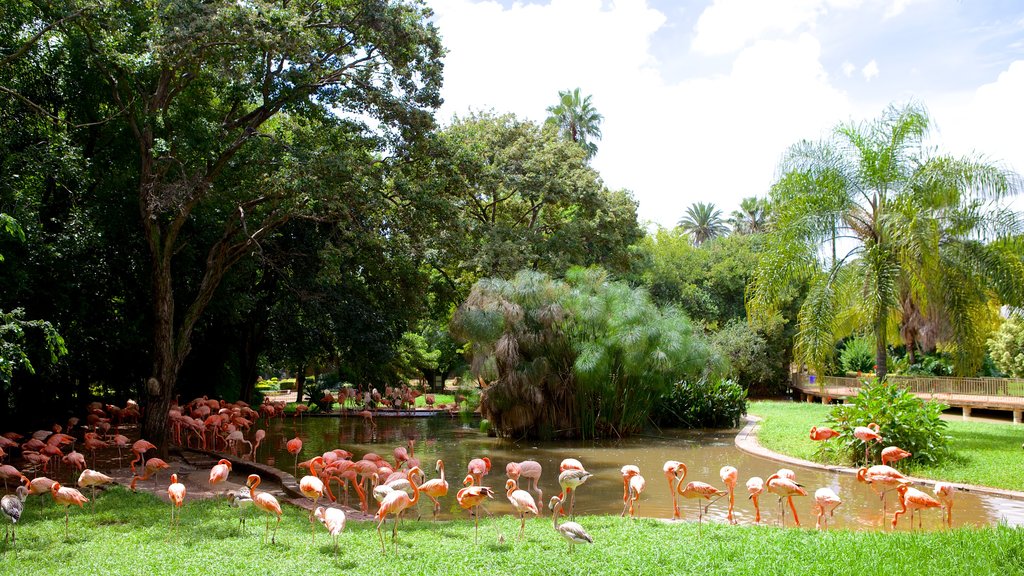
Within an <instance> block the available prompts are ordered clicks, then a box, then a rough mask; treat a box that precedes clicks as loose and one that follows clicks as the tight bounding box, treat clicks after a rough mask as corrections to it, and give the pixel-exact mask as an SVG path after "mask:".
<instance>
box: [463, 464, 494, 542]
mask: <svg viewBox="0 0 1024 576" xmlns="http://www.w3.org/2000/svg"><path fill="white" fill-rule="evenodd" d="M462 485H463V486H465V487H464V488H462V489H461V490H459V491H458V492H457V493H456V494H455V500H456V501H457V502H458V503H459V506H461V507H462V509H463V510H473V511H474V514H473V518H474V524H475V526H476V536H475V537H474V542H476V543H479V542H480V514H479V513H478V512H476V508H477V507H482V506H483V501H484V500H486V499H488V498H494V491H493V490H491V489H490V488H488V487H487V486H476V485H475V484H474V483H473V475H472V474H467V475H466V478H465V479H463V481H462ZM484 511H487V508H484ZM488 514H490V512H488Z"/></svg>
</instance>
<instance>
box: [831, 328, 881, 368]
mask: <svg viewBox="0 0 1024 576" xmlns="http://www.w3.org/2000/svg"><path fill="white" fill-rule="evenodd" d="M839 365H840V366H842V367H843V371H845V372H871V371H872V369H873V368H874V366H875V344H874V342H872V340H871V339H870V338H868V337H867V336H857V337H855V338H851V339H849V340H847V341H846V345H845V346H844V347H843V351H842V352H840V354H839Z"/></svg>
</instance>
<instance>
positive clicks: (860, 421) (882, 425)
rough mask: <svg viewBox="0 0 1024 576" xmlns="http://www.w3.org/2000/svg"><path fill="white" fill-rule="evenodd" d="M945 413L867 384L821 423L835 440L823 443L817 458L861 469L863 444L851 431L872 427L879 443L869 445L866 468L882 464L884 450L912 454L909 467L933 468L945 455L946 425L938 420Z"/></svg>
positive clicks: (891, 388)
mask: <svg viewBox="0 0 1024 576" xmlns="http://www.w3.org/2000/svg"><path fill="white" fill-rule="evenodd" d="M946 408H947V407H946V406H945V405H943V404H941V403H938V402H925V401H923V400H921V399H920V398H918V397H917V396H914V395H913V394H912V393H911V392H909V391H908V390H907V389H906V388H904V387H902V386H899V385H896V384H889V383H886V382H877V381H872V382H870V383H868V384H866V385H865V386H864V387H862V388H861V389H860V393H859V394H857V396H854V397H853V398H851V399H850V400H849V401H848V403H847V404H838V405H836V406H835V408H833V409H832V412H831V413H830V414H829V415H828V418H826V423H827V424H828V425H829V426H831V427H832V428H834V429H835V430H837V431H838V432H839V433H840V436H839V437H838V438H833V439H832V440H828V441H827V442H822V443H821V446H820V447H819V449H818V455H819V456H820V457H821V458H823V459H825V460H829V461H833V462H844V463H850V464H854V465H857V464H863V463H864V443H863V442H861V441H860V440H858V439H857V438H855V437H854V436H853V429H854V428H855V427H857V426H867V425H868V424H869V423H871V422H874V423H876V424H878V426H879V434H880V435H881V436H882V441H881V442H871V443H870V446H869V448H870V452H869V453H870V457H871V463H873V464H878V463H880V462H881V453H882V449H883V448H885V447H886V446H899V447H900V448H903V449H904V450H906V451H908V452H910V453H912V454H913V456H912V457H911V458H912V459H913V461H914V462H920V463H923V464H934V463H936V462H938V461H940V460H942V459H943V458H945V457H946V456H948V455H949V447H948V441H949V437H948V436H946V434H945V431H946V422H945V421H944V420H942V418H941V415H942V411H943V410H945V409H946Z"/></svg>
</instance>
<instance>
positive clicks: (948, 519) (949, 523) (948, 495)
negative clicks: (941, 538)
mask: <svg viewBox="0 0 1024 576" xmlns="http://www.w3.org/2000/svg"><path fill="white" fill-rule="evenodd" d="M933 492H935V499H936V500H938V501H939V502H940V503H941V504H942V508H943V509H944V510H945V511H946V515H945V518H944V519H943V524H945V525H946V527H947V528H952V527H953V494H954V493H955V492H956V488H955V487H954V486H953V485H952V484H950V483H949V482H936V483H935V489H934V490H933Z"/></svg>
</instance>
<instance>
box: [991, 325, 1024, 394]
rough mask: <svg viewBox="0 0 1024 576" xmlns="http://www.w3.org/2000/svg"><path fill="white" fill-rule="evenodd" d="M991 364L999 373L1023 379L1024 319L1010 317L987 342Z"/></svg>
mask: <svg viewBox="0 0 1024 576" xmlns="http://www.w3.org/2000/svg"><path fill="white" fill-rule="evenodd" d="M988 351H989V354H990V355H991V356H992V362H993V363H995V365H996V368H998V369H999V371H1000V372H1003V373H1005V374H1006V375H1008V376H1012V377H1014V378H1024V318H1022V317H1021V316H1018V315H1013V316H1011V317H1010V318H1009V319H1008V320H1007V321H1006V322H1003V325H1002V326H1000V327H999V330H996V332H995V333H994V334H992V337H991V338H989V341H988Z"/></svg>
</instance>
